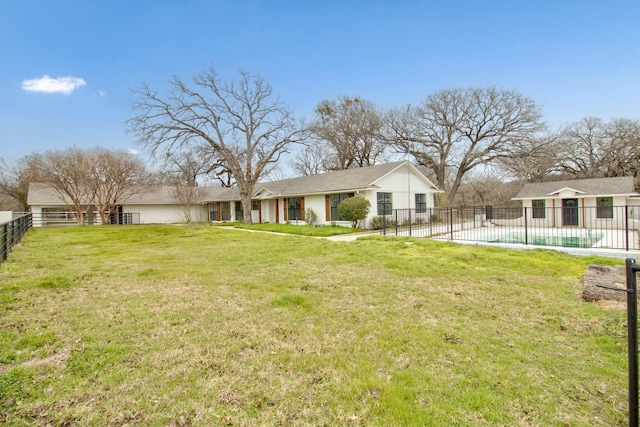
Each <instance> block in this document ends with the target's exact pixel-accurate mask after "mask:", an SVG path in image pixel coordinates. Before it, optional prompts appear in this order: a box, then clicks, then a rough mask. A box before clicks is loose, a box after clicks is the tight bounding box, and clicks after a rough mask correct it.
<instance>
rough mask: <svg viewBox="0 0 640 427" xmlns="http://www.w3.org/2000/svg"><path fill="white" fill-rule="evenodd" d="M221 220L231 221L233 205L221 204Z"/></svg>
mask: <svg viewBox="0 0 640 427" xmlns="http://www.w3.org/2000/svg"><path fill="white" fill-rule="evenodd" d="M220 219H221V220H222V221H229V220H230V219H231V203H229V202H222V203H220Z"/></svg>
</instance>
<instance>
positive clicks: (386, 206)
mask: <svg viewBox="0 0 640 427" xmlns="http://www.w3.org/2000/svg"><path fill="white" fill-rule="evenodd" d="M391 196H392V195H391V193H378V215H391V209H393V203H392V197H391Z"/></svg>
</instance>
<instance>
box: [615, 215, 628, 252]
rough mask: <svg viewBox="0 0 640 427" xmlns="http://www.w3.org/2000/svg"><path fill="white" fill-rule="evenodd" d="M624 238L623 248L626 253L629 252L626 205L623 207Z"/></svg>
mask: <svg viewBox="0 0 640 427" xmlns="http://www.w3.org/2000/svg"><path fill="white" fill-rule="evenodd" d="M611 209H615V208H613V207H612V208H611ZM624 238H625V244H624V247H625V249H626V251H627V252H628V251H629V206H627V205H625V206H624Z"/></svg>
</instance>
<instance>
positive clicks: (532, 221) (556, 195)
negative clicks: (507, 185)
mask: <svg viewBox="0 0 640 427" xmlns="http://www.w3.org/2000/svg"><path fill="white" fill-rule="evenodd" d="M512 200H520V201H521V202H522V207H523V208H524V210H525V218H524V219H525V220H526V221H528V224H529V225H530V226H531V227H585V228H596V229H598V228H605V229H624V228H625V225H626V223H625V221H626V220H636V219H638V218H639V217H640V212H639V210H640V194H639V193H637V192H636V191H635V188H634V179H633V177H615V178H592V179H575V180H566V181H550V182H538V183H530V184H525V185H524V187H522V189H521V190H520V192H519V193H518V194H517V195H516V196H515V197H514V198H512ZM634 228H635V227H634Z"/></svg>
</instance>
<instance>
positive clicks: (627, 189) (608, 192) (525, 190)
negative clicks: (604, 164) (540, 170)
mask: <svg viewBox="0 0 640 427" xmlns="http://www.w3.org/2000/svg"><path fill="white" fill-rule="evenodd" d="M563 191H571V192H573V193H574V194H575V196H576V197H578V198H584V197H609V196H638V195H639V194H638V193H636V191H635V188H634V183H633V177H631V176H622V177H615V178H591V179H574V180H566V181H550V182H536V183H530V184H525V185H524V187H522V190H520V192H519V193H518V194H517V195H516V196H515V197H514V198H513V199H512V200H525V199H553V198H557V197H558V195H559V194H560V193H561V192H563Z"/></svg>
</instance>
